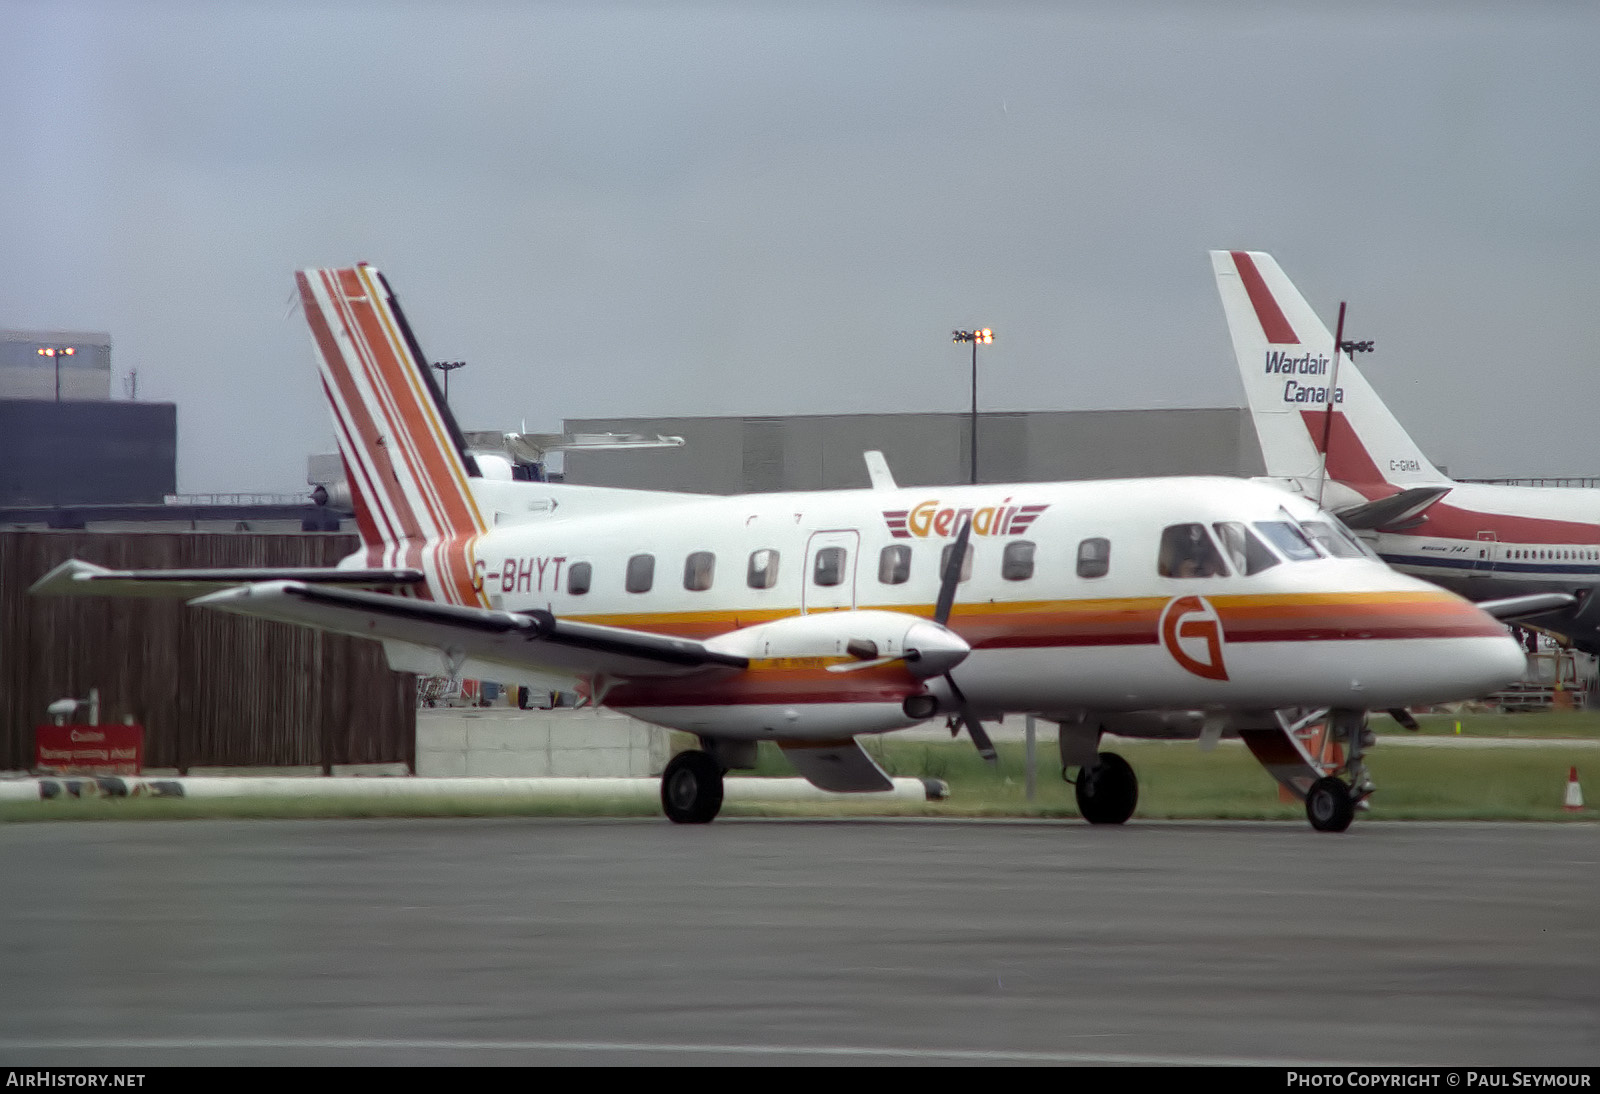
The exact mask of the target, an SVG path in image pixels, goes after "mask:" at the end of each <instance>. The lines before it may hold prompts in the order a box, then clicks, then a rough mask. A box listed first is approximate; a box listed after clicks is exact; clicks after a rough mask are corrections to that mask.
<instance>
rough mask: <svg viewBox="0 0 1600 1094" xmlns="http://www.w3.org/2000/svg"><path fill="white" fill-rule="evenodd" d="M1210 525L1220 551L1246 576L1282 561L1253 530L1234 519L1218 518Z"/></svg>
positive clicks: (1267, 568) (1235, 568) (1268, 568)
mask: <svg viewBox="0 0 1600 1094" xmlns="http://www.w3.org/2000/svg"><path fill="white" fill-rule="evenodd" d="M1211 527H1212V528H1213V529H1215V530H1216V533H1217V540H1218V542H1220V543H1221V544H1222V553H1223V554H1225V555H1227V556H1228V561H1230V562H1232V563H1233V568H1234V570H1236V571H1237V572H1239V573H1241V574H1244V575H1245V576H1247V577H1248V576H1249V575H1251V574H1259V573H1260V572H1261V571H1262V570H1270V569H1272V567H1274V566H1276V565H1278V563H1280V562H1282V561H1283V560H1282V559H1281V558H1279V557H1278V556H1277V555H1275V554H1273V553H1272V552H1271V551H1270V550H1268V549H1267V545H1266V544H1265V543H1262V542H1261V540H1260V539H1259V538H1257V536H1256V534H1255V533H1254V532H1252V531H1251V530H1250V529H1249V528H1247V527H1245V526H1244V525H1243V524H1241V523H1239V522H1238V521H1236V520H1219V521H1218V522H1217V523H1215V524H1213V525H1212V526H1211Z"/></svg>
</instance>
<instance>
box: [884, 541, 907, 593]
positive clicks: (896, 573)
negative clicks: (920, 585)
mask: <svg viewBox="0 0 1600 1094" xmlns="http://www.w3.org/2000/svg"><path fill="white" fill-rule="evenodd" d="M878 580H879V581H881V582H882V583H883V584H885V585H904V584H905V583H906V582H907V581H909V580H911V548H909V547H907V546H905V545H904V544H894V545H893V546H889V547H885V548H884V549H883V550H881V551H879V552H878Z"/></svg>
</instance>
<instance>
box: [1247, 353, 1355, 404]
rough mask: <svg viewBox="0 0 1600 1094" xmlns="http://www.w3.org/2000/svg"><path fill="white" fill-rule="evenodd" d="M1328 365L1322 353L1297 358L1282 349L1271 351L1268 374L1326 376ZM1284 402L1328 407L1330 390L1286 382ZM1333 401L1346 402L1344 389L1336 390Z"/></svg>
mask: <svg viewBox="0 0 1600 1094" xmlns="http://www.w3.org/2000/svg"><path fill="white" fill-rule="evenodd" d="M1328 363H1329V362H1328V359H1327V358H1326V357H1324V356H1322V355H1321V354H1320V353H1319V354H1311V353H1303V354H1301V355H1300V356H1299V357H1295V356H1292V355H1290V354H1287V353H1285V352H1283V351H1282V350H1281V349H1269V350H1268V351H1267V369H1266V372H1267V375H1268V376H1326V375H1327V374H1328ZM1283 401H1284V402H1286V403H1294V404H1296V405H1297V406H1304V405H1306V404H1310V405H1312V406H1326V405H1327V403H1328V388H1327V385H1323V386H1322V387H1309V386H1307V385H1306V384H1303V383H1301V382H1300V381H1299V380H1286V381H1284V384H1283ZM1333 401H1334V403H1336V404H1337V403H1342V402H1344V388H1342V387H1341V388H1336V389H1334V392H1333Z"/></svg>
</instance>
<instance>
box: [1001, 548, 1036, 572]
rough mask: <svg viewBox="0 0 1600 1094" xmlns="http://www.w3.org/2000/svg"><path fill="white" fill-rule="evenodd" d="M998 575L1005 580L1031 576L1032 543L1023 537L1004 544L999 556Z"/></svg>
mask: <svg viewBox="0 0 1600 1094" xmlns="http://www.w3.org/2000/svg"><path fill="white" fill-rule="evenodd" d="M1000 576H1001V577H1003V578H1005V579H1006V580H1007V581H1026V580H1028V579H1029V578H1030V577H1032V576H1033V544H1032V543H1030V542H1028V541H1027V540H1025V539H1016V540H1012V541H1011V542H1010V543H1008V544H1006V550H1005V554H1004V555H1002V556H1001V558H1000Z"/></svg>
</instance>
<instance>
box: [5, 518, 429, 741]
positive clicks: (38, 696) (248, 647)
mask: <svg viewBox="0 0 1600 1094" xmlns="http://www.w3.org/2000/svg"><path fill="white" fill-rule="evenodd" d="M355 545H356V540H355V537H354V536H348V535H325V534H324V535H317V534H311V535H304V534H300V535H258V534H247V533H215V534H212V533H195V532H182V533H172V532H156V533H97V532H0V770H13V771H14V770H23V769H27V768H29V767H31V766H32V764H33V729H34V726H35V725H37V724H39V723H41V722H45V721H48V718H47V716H46V714H45V708H46V707H47V706H48V705H49V703H50V702H52V701H53V700H55V699H60V698H63V697H68V696H70V697H73V698H83V697H85V696H86V695H87V694H88V692H89V689H90V688H98V689H99V690H100V720H101V721H102V722H121V721H123V720H124V718H125V716H132V718H133V720H134V721H135V722H137V723H139V724H141V725H143V726H144V727H145V760H144V762H145V766H146V767H161V768H174V767H175V768H178V769H179V770H180V771H181V772H186V771H187V770H188V769H189V768H191V767H213V766H220V767H246V766H248V767H264V766H271V767H279V766H301V765H311V764H315V765H319V766H321V767H322V768H323V770H324V771H328V770H330V769H331V768H332V766H333V765H334V764H357V763H404V764H406V766H407V768H408V769H414V762H415V749H416V741H415V735H416V683H415V680H414V678H413V677H411V676H410V675H405V674H401V673H395V672H391V671H390V670H389V668H388V666H387V665H386V664H385V662H384V659H383V649H382V647H380V646H379V645H378V644H377V643H376V642H368V641H362V640H360V639H354V638H342V637H338V636H335V635H327V634H322V633H320V632H317V631H312V630H308V629H306V628H303V627H293V626H289V625H287V624H283V623H267V622H262V621H259V620H252V619H244V618H241V617H239V616H231V615H224V614H222V613H220V612H209V611H205V610H202V609H198V608H190V607H188V606H187V605H186V604H184V602H183V601H182V600H181V599H179V600H159V599H124V598H114V597H33V596H29V595H27V593H28V586H30V585H32V584H33V582H34V581H36V580H37V579H38V578H39V577H41V576H43V575H44V574H45V573H46V572H48V571H49V570H50V569H51V567H53V566H55V565H57V564H58V563H60V562H64V561H65V560H67V559H69V558H81V559H84V560H86V561H89V562H94V563H98V564H100V565H102V566H109V567H112V568H116V569H124V568H126V569H158V568H166V567H186V568H187V567H228V566H331V565H333V564H334V563H336V562H337V561H338V560H339V559H340V558H342V557H343V556H345V555H347V554H349V553H350V552H351V551H353V550H354V549H355Z"/></svg>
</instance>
